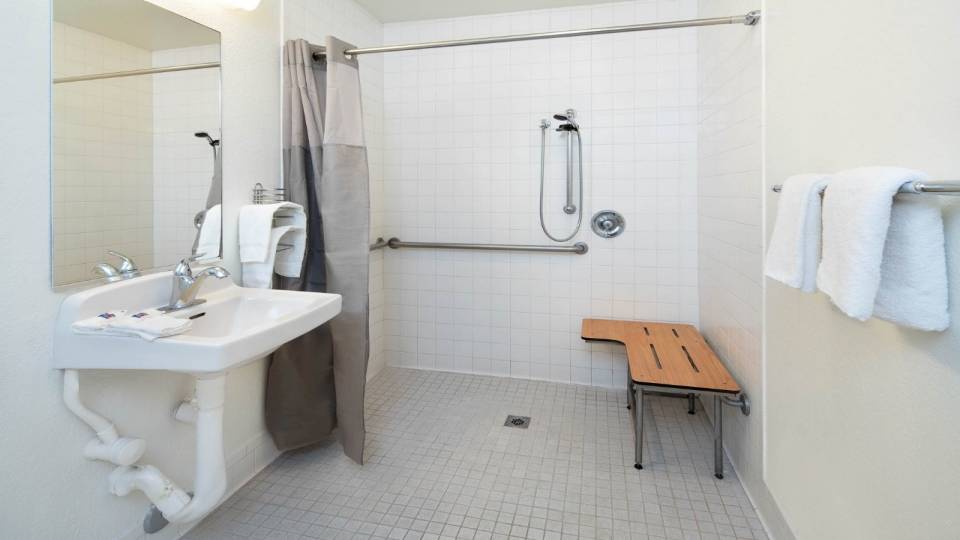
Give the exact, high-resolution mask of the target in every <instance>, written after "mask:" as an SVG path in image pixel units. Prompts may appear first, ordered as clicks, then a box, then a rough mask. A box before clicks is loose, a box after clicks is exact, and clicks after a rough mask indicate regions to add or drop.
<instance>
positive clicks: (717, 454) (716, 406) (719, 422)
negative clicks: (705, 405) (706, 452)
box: [713, 395, 723, 478]
mask: <svg viewBox="0 0 960 540" xmlns="http://www.w3.org/2000/svg"><path fill="white" fill-rule="evenodd" d="M713 475H714V476H716V477H717V478H723V400H721V399H720V395H715V396H713Z"/></svg>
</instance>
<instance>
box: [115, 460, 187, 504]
mask: <svg viewBox="0 0 960 540" xmlns="http://www.w3.org/2000/svg"><path fill="white" fill-rule="evenodd" d="M109 485H110V493H112V494H114V495H116V496H118V497H124V496H126V495H129V494H130V493H131V492H132V491H133V490H135V489H139V490H140V491H142V492H143V494H144V495H146V496H147V498H148V499H150V502H152V503H153V504H154V505H155V506H156V507H157V508H158V509H159V510H160V512H162V513H163V515H164V516H167V515H170V514H175V513H177V512H179V511H181V510H183V508H184V507H186V506H187V504H189V502H190V495H187V493H186V492H185V491H183V490H182V489H180V488H179V487H178V486H177V485H176V484H174V483H173V481H172V480H170V479H169V478H167V477H166V476H165V475H164V474H163V473H162V472H160V470H159V469H157V468H156V467H154V466H153V465H144V466H139V467H138V466H134V467H117V468H116V469H115V470H114V471H113V472H112V473H110V482H109Z"/></svg>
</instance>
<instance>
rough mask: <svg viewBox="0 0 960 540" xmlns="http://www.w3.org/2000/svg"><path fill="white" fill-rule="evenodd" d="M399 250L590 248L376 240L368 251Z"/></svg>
mask: <svg viewBox="0 0 960 540" xmlns="http://www.w3.org/2000/svg"><path fill="white" fill-rule="evenodd" d="M385 247H388V248H391V249H400V248H430V249H471V250H481V251H526V252H533V253H573V254H576V255H583V254H584V253H586V252H587V251H588V250H589V249H590V248H589V246H587V244H586V242H577V243H576V244H573V245H565V246H531V245H522V244H459V243H453V242H404V241H402V240H400V239H399V238H391V239H389V240H384V239H383V238H377V241H376V242H374V243H373V244H371V245H370V251H373V250H377V249H382V248H385Z"/></svg>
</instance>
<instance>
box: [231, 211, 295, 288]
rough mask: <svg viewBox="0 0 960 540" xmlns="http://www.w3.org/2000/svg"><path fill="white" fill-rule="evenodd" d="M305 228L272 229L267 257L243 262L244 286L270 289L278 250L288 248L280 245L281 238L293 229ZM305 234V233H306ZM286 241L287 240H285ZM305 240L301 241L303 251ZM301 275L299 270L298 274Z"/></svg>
mask: <svg viewBox="0 0 960 540" xmlns="http://www.w3.org/2000/svg"><path fill="white" fill-rule="evenodd" d="M296 230H303V227H290V226H288V227H275V228H273V229H271V230H270V240H269V242H268V243H267V257H266V259H265V260H264V261H262V262H260V261H257V262H244V263H243V279H242V282H243V286H244V287H253V288H256V289H269V288H270V287H271V286H272V285H273V271H274V267H275V266H276V257H277V250H278V249H283V250H286V249H287V247H286V246H284V247H278V245H279V244H280V239H281V238H284V237H285V236H287V235H288V233H290V232H291V231H296ZM304 236H305V235H304ZM284 243H286V242H284ZM303 244H304V242H302V241H301V245H300V251H301V252H302V251H303ZM290 249H293V248H290ZM301 257H302V255H301ZM297 275H299V270H298V274H297Z"/></svg>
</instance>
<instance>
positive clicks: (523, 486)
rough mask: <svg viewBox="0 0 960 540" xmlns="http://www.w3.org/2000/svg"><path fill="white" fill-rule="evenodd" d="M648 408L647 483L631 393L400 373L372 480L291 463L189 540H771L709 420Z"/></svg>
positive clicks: (371, 396) (343, 465) (383, 390)
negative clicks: (511, 420) (719, 473)
mask: <svg viewBox="0 0 960 540" xmlns="http://www.w3.org/2000/svg"><path fill="white" fill-rule="evenodd" d="M646 402H647V404H648V406H647V407H646V410H647V416H646V417H645V418H646V422H647V425H646V429H645V432H646V440H645V442H644V444H645V447H644V456H645V458H644V459H645V462H644V467H645V468H644V470H643V471H637V470H635V469H634V468H633V428H632V425H631V417H630V412H629V411H628V410H627V409H626V408H625V404H626V391H625V390H619V391H618V390H609V389H602V388H594V387H588V386H575V385H566V384H558V383H551V382H538V381H526V380H517V379H504V378H496V377H485V376H477V375H465V374H459V373H446V372H432V371H419V370H409V369H399V368H388V369H386V370H384V371H383V372H382V373H380V374H379V375H378V376H377V377H376V378H375V379H374V380H373V381H371V382H370V384H369V385H368V387H367V448H366V464H365V465H364V466H363V467H360V466H359V465H356V464H355V463H353V462H352V461H350V460H349V459H348V458H346V457H345V456H344V455H343V453H342V452H341V449H340V446H339V444H338V443H336V442H330V443H327V444H324V445H320V446H317V447H313V448H311V449H307V450H303V451H297V452H291V453H287V454H284V455H283V456H281V457H280V458H279V459H278V460H276V461H275V462H274V463H272V464H271V465H270V466H269V467H267V468H266V469H265V470H264V471H263V472H261V473H260V474H259V475H257V477H255V478H254V479H253V480H251V481H250V482H249V483H248V484H247V485H245V486H244V487H243V488H241V489H240V491H238V492H237V493H236V494H235V495H234V496H233V497H231V498H230V499H229V500H228V501H226V502H225V503H224V504H223V505H222V506H221V507H220V508H219V509H218V510H217V511H216V512H215V513H213V514H212V515H210V516H209V517H208V518H207V519H206V520H204V521H203V522H202V523H201V524H200V525H198V526H197V527H196V528H195V529H194V530H193V531H191V532H190V533H189V534H188V535H187V536H186V538H189V539H193V540H214V539H224V538H257V539H290V540H293V539H301V538H321V539H373V538H378V539H380V538H386V539H395V540H411V539H416V540H421V539H422V540H440V539H445V540H446V539H451V540H452V539H478V540H487V539H489V540H513V539H521V538H522V539H535V540H574V539H579V540H594V539H596V540H599V539H607V538H610V539H630V540H634V539H644V540H645V539H653V538H657V539H659V538H670V539H674V538H676V539H684V540H687V539H727V538H730V539H733V538H756V539H765V538H766V534H765V533H764V531H763V527H762V525H761V524H760V521H759V519H758V518H757V516H756V512H755V511H754V509H753V507H752V505H751V503H750V501H749V499H748V498H747V496H746V494H745V493H744V491H743V488H742V487H741V485H740V482H739V480H738V479H737V477H736V474H735V473H734V472H733V469H732V468H731V467H730V465H729V463H727V464H726V473H727V474H726V478H725V479H723V480H717V479H715V478H714V477H713V472H712V468H713V459H712V428H711V426H710V424H709V422H708V421H707V419H706V415H705V414H703V412H702V409H698V414H696V415H695V416H691V415H688V414H687V413H686V406H687V402H686V400H684V399H671V398H665V397H657V396H650V397H647V398H646ZM509 414H516V415H521V416H529V417H531V421H530V425H529V427H528V428H527V429H518V428H514V427H506V426H504V425H503V424H504V420H505V419H506V417H507V415H509Z"/></svg>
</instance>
